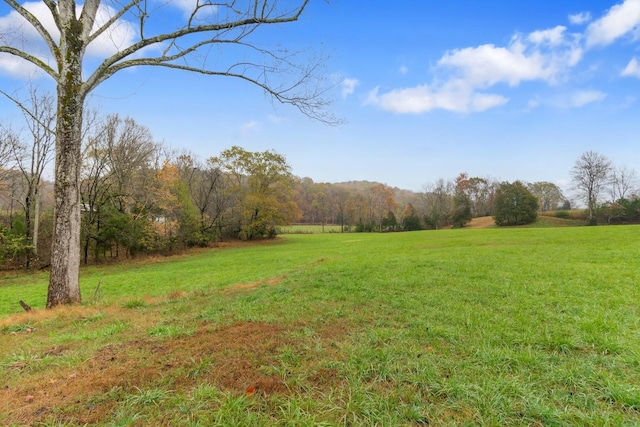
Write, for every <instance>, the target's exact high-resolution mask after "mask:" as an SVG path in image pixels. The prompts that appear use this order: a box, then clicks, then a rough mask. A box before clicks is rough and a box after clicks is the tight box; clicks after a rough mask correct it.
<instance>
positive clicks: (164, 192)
mask: <svg viewBox="0 0 640 427" xmlns="http://www.w3.org/2000/svg"><path fill="white" fill-rule="evenodd" d="M31 102H32V105H31V108H32V110H33V111H34V116H29V115H25V122H26V126H25V127H24V129H23V130H21V131H14V130H13V129H12V128H11V127H9V126H2V128H1V129H2V131H1V134H0V162H1V163H0V260H1V261H2V268H22V267H24V268H26V269H30V268H46V267H47V266H48V264H49V259H50V246H51V238H52V237H51V236H52V228H53V206H54V201H53V191H52V183H51V182H49V181H48V180H47V179H45V177H46V174H47V170H48V168H51V167H52V165H51V164H52V159H51V156H52V148H53V135H52V133H51V132H48V131H47V126H52V123H53V122H54V121H55V114H53V100H52V98H51V97H50V96H47V95H38V94H37V93H36V92H34V93H33V97H32V100H31ZM86 128H87V129H86V131H85V133H84V134H85V137H84V143H83V166H82V171H81V206H80V207H79V208H80V210H81V218H82V231H81V233H82V234H81V251H82V253H81V260H82V263H83V264H85V265H87V264H91V263H100V262H105V261H112V260H117V259H122V258H131V257H135V256H137V255H141V254H147V255H149V254H174V253H178V252H180V251H183V250H185V249H187V248H191V247H206V246H210V245H215V244H216V243H218V242H221V241H227V240H236V239H240V240H255V239H262V238H272V237H275V236H276V235H277V234H278V232H279V230H280V227H282V226H286V225H289V224H294V223H296V224H318V225H326V224H332V225H339V226H340V230H342V231H343V232H389V231H413V230H423V229H436V230H437V229H442V228H447V227H454V228H455V227H463V226H464V225H465V224H467V223H468V222H469V221H470V220H471V219H472V218H474V217H480V216H493V217H494V219H495V220H496V224H498V225H519V224H524V223H527V222H532V221H535V218H536V215H537V213H538V212H551V211H555V214H556V215H557V216H559V217H565V218H566V217H568V215H569V212H568V211H569V210H570V209H571V207H572V206H571V205H572V202H571V201H570V199H569V198H568V197H567V196H566V195H564V194H563V192H562V190H561V189H560V188H559V187H558V186H557V185H556V184H553V183H550V182H534V183H521V182H520V181H516V182H514V183H508V182H500V181H498V180H497V179H493V178H490V177H473V176H469V175H468V174H467V173H466V172H461V173H459V174H458V175H457V176H456V177H455V178H454V179H438V180H437V181H436V182H434V183H429V184H425V186H424V189H423V191H422V192H414V191H409V190H403V189H399V188H394V187H390V186H388V185H386V184H382V183H378V182H368V181H352V182H342V183H317V182H314V181H313V179H312V178H309V177H297V176H294V175H293V174H292V173H291V167H290V166H289V164H288V163H287V160H286V157H285V156H284V155H283V154H280V153H277V152H275V151H272V150H267V151H264V152H250V151H247V150H245V149H243V148H242V147H238V146H233V147H230V148H228V149H225V150H223V151H222V152H220V153H217V154H215V155H213V156H211V157H209V158H206V159H201V158H198V157H197V156H196V155H194V154H192V153H189V152H177V151H175V150H172V149H170V147H167V146H165V145H163V144H160V143H157V142H155V141H154V139H153V137H152V134H151V131H150V130H149V129H148V128H146V127H145V126H142V125H140V124H139V123H137V122H136V121H135V120H134V119H132V118H130V117H126V118H122V117H119V116H118V115H109V116H106V117H100V116H99V114H98V113H97V112H94V113H93V114H92V115H91V116H90V118H89V120H88V125H87V126H86ZM589 156H591V157H589ZM581 162H582V163H581ZM594 162H595V165H596V166H604V167H605V168H604V169H605V171H606V173H605V174H604V175H603V176H591V175H592V174H590V172H591V169H592V168H593V167H594V164H593V163H594ZM572 174H573V176H574V179H575V180H576V185H575V188H576V191H577V193H576V194H577V196H576V197H577V203H578V204H580V203H581V200H582V201H583V202H584V203H582V205H584V206H587V207H589V208H594V209H593V212H592V210H591V209H588V210H586V211H584V214H583V213H580V215H582V216H583V217H584V219H585V221H591V222H592V223H594V224H595V223H609V224H612V223H629V222H637V221H638V220H639V219H640V199H639V198H638V193H639V192H638V191H637V190H636V188H635V187H634V185H635V178H636V177H635V171H633V170H629V169H627V168H615V167H613V165H612V164H611V162H610V161H608V160H607V159H606V157H604V156H601V155H599V154H597V153H591V152H589V153H585V155H583V157H582V158H581V159H580V160H579V161H578V162H576V166H574V169H573V171H572ZM580 178H587V182H583V183H582V184H584V185H581V181H580ZM592 199H593V200H592ZM574 200H575V199H574ZM592 202H593V203H592ZM574 203H576V202H575V201H574ZM592 205H593V206H592ZM505 210H506V211H505ZM592 214H593V215H594V216H593V217H592Z"/></svg>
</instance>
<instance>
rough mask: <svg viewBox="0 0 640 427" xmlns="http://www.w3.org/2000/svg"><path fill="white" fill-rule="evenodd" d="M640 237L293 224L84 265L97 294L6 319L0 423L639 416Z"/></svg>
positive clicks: (497, 421)
mask: <svg viewBox="0 0 640 427" xmlns="http://www.w3.org/2000/svg"><path fill="white" fill-rule="evenodd" d="M638 231H639V228H638V227H633V226H620V227H577V228H529V229H526V228H523V229H514V228H509V229H499V228H495V229H485V230H446V231H437V232H436V231H433V232H415V233H389V234H358V235H354V234H345V235H343V234H339V233H337V234H324V235H322V234H315V235H291V236H287V237H286V238H285V239H283V240H280V241H278V242H273V243H271V244H268V245H256V246H248V247H242V248H226V249H224V250H212V251H209V252H202V253H199V254H197V255H194V256H192V257H180V258H173V259H168V260H167V262H164V263H152V264H137V265H123V266H107V267H101V268H91V269H88V270H85V271H83V276H82V280H81V286H82V290H83V293H84V295H85V300H87V298H89V299H91V297H90V296H92V295H93V292H94V290H95V288H96V286H97V283H98V282H99V281H101V286H100V289H101V292H100V295H99V296H98V297H97V298H96V299H95V301H94V300H91V301H89V300H87V302H86V304H85V305H83V306H76V307H69V308H60V309H55V310H42V309H37V310H35V311H34V312H31V313H19V312H16V313H13V312H12V311H11V310H8V311H5V312H4V314H3V316H4V317H2V318H1V319H0V424H2V425H84V424H86V425H184V426H193V425H250V426H272V425H275V426H278V425H282V426H285V425H296V426H297V425H301V426H305V425H308V426H316V425H352V426H353V425H362V426H368V425H398V426H403V425H404V426H421V425H450V426H455V425H635V424H637V423H638V419H639V417H640V415H639V414H640V397H639V396H640V386H638V384H640V370H639V369H638V367H639V366H640V352H639V351H638V345H637V343H638V340H639V339H640V335H638V331H639V330H640V308H639V307H640V300H639V297H638V296H637V295H638V293H637V284H638V283H639V281H640V268H638V263H637V259H638V258H639V257H640V246H639V245H638V237H637V236H638ZM41 286H42V285H41V284H40V283H38V282H37V280H36V281H34V283H33V284H29V283H28V282H27V281H25V279H24V278H21V279H20V278H16V279H15V281H14V282H13V283H10V284H8V285H4V286H2V287H0V299H1V300H3V301H2V304H4V300H5V299H7V298H9V299H11V300H13V299H15V298H16V297H18V296H22V295H29V294H30V293H32V292H33V293H34V294H35V292H36V291H35V290H34V289H36V290H37V289H40V287H41ZM25 298H26V297H24V298H23V297H20V299H25ZM28 302H29V303H31V302H32V301H31V300H29V301H28ZM32 305H35V304H32ZM7 306H10V305H7ZM0 307H4V306H0ZM11 307H12V306H11ZM18 309H19V307H18Z"/></svg>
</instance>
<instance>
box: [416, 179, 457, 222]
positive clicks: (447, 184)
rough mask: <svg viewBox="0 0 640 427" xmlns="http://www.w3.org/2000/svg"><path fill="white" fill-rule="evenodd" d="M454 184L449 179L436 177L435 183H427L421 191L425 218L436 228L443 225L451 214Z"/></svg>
mask: <svg viewBox="0 0 640 427" xmlns="http://www.w3.org/2000/svg"><path fill="white" fill-rule="evenodd" d="M453 194H454V185H453V183H451V181H445V180H444V179H442V178H440V179H438V180H437V181H436V182H435V184H428V185H425V187H424V193H422V203H423V206H424V210H425V218H426V219H427V220H428V222H430V223H431V225H432V226H433V228H435V229H436V230H438V229H440V228H441V227H442V226H444V225H445V224H446V223H447V222H448V220H449V217H450V215H451V208H452V206H453Z"/></svg>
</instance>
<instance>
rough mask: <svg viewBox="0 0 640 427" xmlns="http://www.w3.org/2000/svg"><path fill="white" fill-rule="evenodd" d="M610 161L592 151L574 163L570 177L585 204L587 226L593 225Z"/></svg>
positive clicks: (608, 171) (607, 177) (609, 169)
mask: <svg viewBox="0 0 640 427" xmlns="http://www.w3.org/2000/svg"><path fill="white" fill-rule="evenodd" d="M611 168H612V166H611V161H610V160H609V159H608V158H607V157H605V156H603V155H601V154H598V153H596V152H594V151H587V152H586V153H584V154H582V155H581V156H580V158H579V159H578V160H577V161H576V163H575V165H574V166H573V169H571V176H572V178H573V183H574V188H575V190H576V191H577V192H578V196H579V197H580V198H581V199H582V200H583V201H584V202H585V203H586V204H587V209H588V211H589V224H591V225H595V223H596V216H595V210H596V207H597V206H598V197H599V196H600V192H601V191H602V189H603V188H604V187H605V186H606V185H607V183H608V181H609V173H610V172H611Z"/></svg>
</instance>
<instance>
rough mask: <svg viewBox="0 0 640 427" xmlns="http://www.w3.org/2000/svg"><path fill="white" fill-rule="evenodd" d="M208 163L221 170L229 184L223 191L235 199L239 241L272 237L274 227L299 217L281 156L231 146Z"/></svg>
mask: <svg viewBox="0 0 640 427" xmlns="http://www.w3.org/2000/svg"><path fill="white" fill-rule="evenodd" d="M209 163H210V164H211V165H213V166H214V167H216V168H219V169H220V170H222V171H223V172H224V173H225V174H226V177H227V179H229V181H230V182H229V183H228V184H227V185H226V188H227V189H228V191H230V192H231V195H232V198H233V199H234V208H235V209H236V216H237V217H238V219H239V222H238V224H237V232H238V237H240V238H241V239H243V240H252V239H255V238H260V237H265V236H270V237H271V236H274V235H275V232H276V227H277V226H279V225H287V224H290V223H291V222H292V221H293V219H295V217H296V216H297V215H298V207H297V205H296V203H295V201H293V184H294V180H293V175H292V174H291V167H290V166H289V165H288V164H287V161H286V159H285V158H284V156H282V155H281V154H278V153H276V152H274V151H263V152H251V151H246V150H244V149H243V148H241V147H237V146H234V147H231V148H230V149H228V150H224V151H223V152H222V153H220V156H218V157H214V158H211V159H210V160H209Z"/></svg>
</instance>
